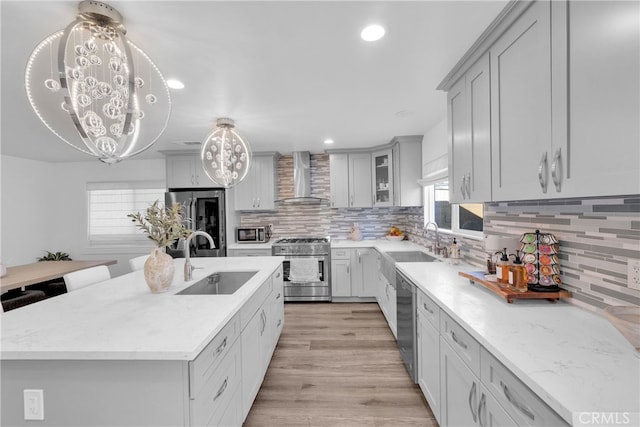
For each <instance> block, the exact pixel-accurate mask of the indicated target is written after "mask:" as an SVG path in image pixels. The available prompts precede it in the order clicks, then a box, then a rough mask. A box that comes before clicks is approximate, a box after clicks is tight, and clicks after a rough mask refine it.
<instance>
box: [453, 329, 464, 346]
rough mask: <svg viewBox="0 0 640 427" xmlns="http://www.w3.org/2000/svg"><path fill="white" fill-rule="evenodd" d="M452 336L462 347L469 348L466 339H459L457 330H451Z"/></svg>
mask: <svg viewBox="0 0 640 427" xmlns="http://www.w3.org/2000/svg"><path fill="white" fill-rule="evenodd" d="M451 338H452V339H453V341H454V342H455V343H456V344H458V345H459V346H460V347H462V348H464V349H465V350H466V349H467V344H466V343H465V342H464V341H462V340H460V339H458V337H457V336H456V333H455V332H453V331H451Z"/></svg>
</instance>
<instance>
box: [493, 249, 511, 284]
mask: <svg viewBox="0 0 640 427" xmlns="http://www.w3.org/2000/svg"><path fill="white" fill-rule="evenodd" d="M498 254H501V255H500V259H499V260H498V262H497V263H496V277H497V279H498V286H500V287H503V288H506V287H508V286H509V257H508V256H507V248H504V249H503V250H502V251H498V252H496V255H498Z"/></svg>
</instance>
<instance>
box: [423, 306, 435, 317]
mask: <svg viewBox="0 0 640 427" xmlns="http://www.w3.org/2000/svg"><path fill="white" fill-rule="evenodd" d="M422 306H423V307H424V309H425V310H427V312H429V314H431V315H432V314H433V310H431V309H430V308H429V307H427V304H425V303H422Z"/></svg>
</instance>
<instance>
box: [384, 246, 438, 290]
mask: <svg viewBox="0 0 640 427" xmlns="http://www.w3.org/2000/svg"><path fill="white" fill-rule="evenodd" d="M382 255H383V256H382V257H381V265H380V267H381V268H382V274H383V275H384V277H385V278H386V279H387V281H388V282H389V283H390V284H391V286H393V288H395V287H396V262H435V261H440V260H439V259H437V258H436V257H433V256H431V255H429V254H426V253H424V252H421V251H392V252H383V254H382Z"/></svg>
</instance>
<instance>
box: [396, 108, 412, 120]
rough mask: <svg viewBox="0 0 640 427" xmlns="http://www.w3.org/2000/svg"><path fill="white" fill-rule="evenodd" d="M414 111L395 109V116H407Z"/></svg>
mask: <svg viewBox="0 0 640 427" xmlns="http://www.w3.org/2000/svg"><path fill="white" fill-rule="evenodd" d="M413 114H414V112H413V111H411V110H400V111H396V117H401V118H404V117H409V116H413Z"/></svg>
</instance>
